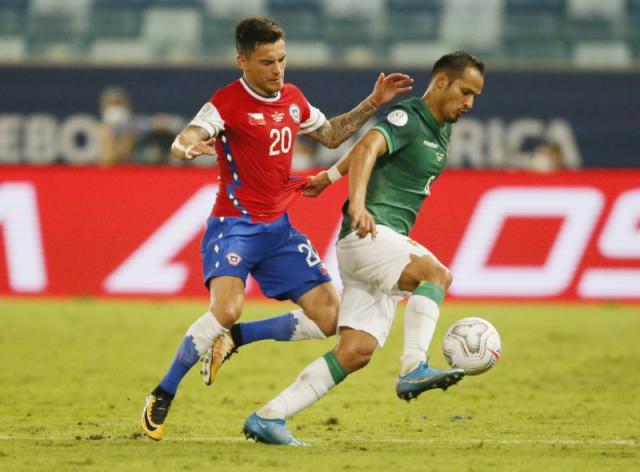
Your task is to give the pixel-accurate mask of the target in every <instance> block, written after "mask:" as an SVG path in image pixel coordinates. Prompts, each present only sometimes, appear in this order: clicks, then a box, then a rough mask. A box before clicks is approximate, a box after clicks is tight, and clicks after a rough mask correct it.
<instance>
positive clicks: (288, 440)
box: [243, 328, 378, 446]
mask: <svg viewBox="0 0 640 472" xmlns="http://www.w3.org/2000/svg"><path fill="white" fill-rule="evenodd" d="M377 345H378V342H377V340H376V338H374V337H373V336H372V335H370V334H368V333H366V332H364V331H359V330H354V329H351V328H342V329H341V331H340V340H339V342H338V345H337V346H336V348H335V349H334V350H333V351H330V352H328V353H326V354H325V355H324V356H322V357H320V358H319V359H316V360H315V361H313V362H312V363H311V364H309V365H308V366H307V367H305V368H304V369H303V370H302V372H300V375H298V377H297V378H296V380H295V382H293V383H292V384H291V385H290V386H289V387H287V388H286V389H285V390H284V391H282V392H281V393H280V394H279V395H278V396H276V397H275V398H274V399H273V400H271V401H270V402H268V403H267V404H266V405H265V406H263V407H262V408H260V409H258V410H257V411H256V412H254V413H252V414H251V415H250V416H249V418H248V419H247V421H246V422H245V424H244V428H243V431H244V433H245V435H246V436H247V437H248V438H253V439H255V440H256V441H260V442H264V443H267V444H277V445H293V446H303V445H306V444H305V443H303V442H301V441H299V440H298V439H296V438H295V437H294V436H293V435H292V434H291V433H290V432H289V430H288V429H287V427H286V424H285V422H286V420H287V419H288V418H290V417H292V416H294V415H295V414H297V413H299V412H300V411H302V410H304V409H305V408H308V407H309V406H311V405H313V404H314V403H316V402H317V401H318V400H320V399H321V398H322V397H324V396H325V395H326V394H327V393H328V392H329V390H330V389H332V388H333V387H335V386H336V385H338V384H339V383H340V382H342V381H343V380H344V379H345V378H346V377H347V375H348V374H351V373H353V372H355V371H356V370H358V369H361V368H363V367H364V366H366V365H367V364H368V363H369V360H370V359H371V356H372V355H373V352H374V351H375V349H376V347H377Z"/></svg>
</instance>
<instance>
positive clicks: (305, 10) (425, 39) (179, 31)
mask: <svg viewBox="0 0 640 472" xmlns="http://www.w3.org/2000/svg"><path fill="white" fill-rule="evenodd" d="M363 4H366V8H363ZM260 14H268V15H271V16H273V17H274V18H275V19H276V20H277V21H279V22H281V23H282V25H283V26H284V28H285V30H286V31H287V39H288V44H289V46H290V47H291V53H292V58H293V57H294V56H295V57H296V58H300V60H302V62H303V64H301V65H310V64H314V65H327V64H333V63H344V64H354V65H370V64H372V63H374V62H381V61H382V62H385V61H386V62H391V63H396V64H399V65H400V64H401V65H416V66H420V65H422V64H425V63H428V62H429V61H430V60H431V59H432V58H433V57H434V56H437V53H432V51H433V50H434V49H435V50H437V51H438V52H440V51H442V50H448V49H452V48H467V49H470V50H471V51H472V52H475V53H477V54H480V55H482V56H483V57H485V58H491V59H496V60H502V61H504V62H513V61H517V62H525V63H527V62H546V63H566V62H567V61H569V62H573V63H574V64H575V65H578V66H603V65H604V66H606V65H613V66H624V65H629V64H631V63H633V62H634V61H638V60H640V0H608V1H606V2H603V1H601V0H485V1H481V2H480V1H475V0H447V1H444V0H367V1H366V2H364V1H363V0H243V1H242V2H239V1H237V0H67V1H65V2H60V1H56V0H2V1H0V61H1V62H9V63H11V62H20V61H30V60H35V61H38V62H40V63H46V62H84V61H90V62H91V61H93V62H96V63H100V62H108V63H123V64H127V63H136V64H137V63H141V62H142V63H146V62H148V63H151V62H162V63H174V62H175V63H184V62H199V63H202V62H207V63H215V64H232V63H233V62H234V60H235V49H234V44H233V41H232V37H233V30H234V27H235V24H236V23H237V21H238V20H239V18H241V17H244V16H248V15H260ZM421 50H422V51H421Z"/></svg>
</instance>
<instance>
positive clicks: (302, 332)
mask: <svg viewBox="0 0 640 472" xmlns="http://www.w3.org/2000/svg"><path fill="white" fill-rule="evenodd" d="M291 314H292V315H293V316H294V318H295V319H296V321H297V322H298V323H297V324H296V328H295V330H294V332H293V334H292V335H291V341H302V340H304V339H325V338H326V337H327V336H325V334H324V333H323V332H322V330H321V329H320V328H319V327H318V325H317V324H316V323H315V322H314V321H313V320H311V318H308V317H307V315H305V314H304V311H303V310H301V309H297V310H292V311H291Z"/></svg>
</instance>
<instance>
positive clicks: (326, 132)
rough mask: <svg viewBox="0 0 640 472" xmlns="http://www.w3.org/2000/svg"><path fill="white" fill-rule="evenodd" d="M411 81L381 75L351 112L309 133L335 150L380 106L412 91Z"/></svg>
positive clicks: (405, 77) (311, 136)
mask: <svg viewBox="0 0 640 472" xmlns="http://www.w3.org/2000/svg"><path fill="white" fill-rule="evenodd" d="M412 84H413V79H412V78H411V77H409V76H408V75H406V74H400V73H393V74H389V75H388V76H385V75H384V73H381V74H380V75H379V76H378V79H377V80H376V83H375V85H374V87H373V92H371V95H369V96H368V97H367V98H365V99H364V100H363V101H362V102H361V103H360V104H359V105H358V106H357V107H355V108H354V109H353V110H351V111H349V112H347V113H343V114H342V115H339V116H336V117H335V118H332V119H330V120H328V121H326V122H325V123H324V124H323V125H322V126H320V127H319V128H318V129H317V130H315V131H313V132H311V133H309V134H308V135H307V136H309V137H310V138H311V139H314V140H316V141H318V142H319V143H321V144H322V145H324V146H326V147H328V148H331V149H335V148H337V147H338V146H340V145H341V144H342V143H343V142H345V141H346V140H347V139H349V138H350V137H351V136H353V134H354V133H355V132H356V131H358V130H359V129H360V128H361V127H362V125H364V124H365V123H366V122H367V120H368V119H369V118H371V117H372V116H373V114H374V113H375V112H376V110H378V108H380V107H381V106H382V105H384V104H386V103H388V102H390V101H391V100H393V99H394V98H395V97H396V96H397V95H398V94H400V93H404V92H408V91H410V90H411V89H412Z"/></svg>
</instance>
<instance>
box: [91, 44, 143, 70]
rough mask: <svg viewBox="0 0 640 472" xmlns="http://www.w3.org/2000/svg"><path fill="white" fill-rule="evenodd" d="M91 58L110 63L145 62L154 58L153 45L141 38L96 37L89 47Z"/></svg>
mask: <svg viewBox="0 0 640 472" xmlns="http://www.w3.org/2000/svg"><path fill="white" fill-rule="evenodd" d="M89 59H90V60H92V61H95V62H101V63H109V64H145V63H149V62H151V61H152V60H153V54H152V47H151V45H150V44H149V43H148V42H145V41H143V40H141V39H127V38H124V39H120V38H113V39H112V38H104V39H96V40H95V41H94V42H93V43H92V44H91V47H90V49H89Z"/></svg>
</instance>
